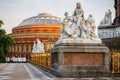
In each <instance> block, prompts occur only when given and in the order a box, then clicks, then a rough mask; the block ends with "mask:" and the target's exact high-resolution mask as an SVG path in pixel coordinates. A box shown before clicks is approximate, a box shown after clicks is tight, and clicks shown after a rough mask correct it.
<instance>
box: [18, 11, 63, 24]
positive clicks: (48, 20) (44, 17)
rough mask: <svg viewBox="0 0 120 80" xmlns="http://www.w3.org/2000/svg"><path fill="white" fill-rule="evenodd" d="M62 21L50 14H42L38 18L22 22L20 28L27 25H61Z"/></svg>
mask: <svg viewBox="0 0 120 80" xmlns="http://www.w3.org/2000/svg"><path fill="white" fill-rule="evenodd" d="M60 21H61V19H60V18H58V17H55V16H52V15H51V14H49V13H41V14H38V15H37V16H34V17H30V18H27V19H25V20H23V21H22V23H20V24H19V25H18V26H25V25H39V24H59V23H60Z"/></svg>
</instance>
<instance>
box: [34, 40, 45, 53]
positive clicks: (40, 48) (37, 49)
mask: <svg viewBox="0 0 120 80" xmlns="http://www.w3.org/2000/svg"><path fill="white" fill-rule="evenodd" d="M32 53H45V50H44V44H43V43H41V41H40V40H39V39H36V42H35V41H34V44H33V49H32Z"/></svg>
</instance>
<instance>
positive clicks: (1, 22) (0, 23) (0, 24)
mask: <svg viewBox="0 0 120 80" xmlns="http://www.w3.org/2000/svg"><path fill="white" fill-rule="evenodd" d="M3 24H4V23H3V21H2V20H0V28H1V26H2V25H3Z"/></svg>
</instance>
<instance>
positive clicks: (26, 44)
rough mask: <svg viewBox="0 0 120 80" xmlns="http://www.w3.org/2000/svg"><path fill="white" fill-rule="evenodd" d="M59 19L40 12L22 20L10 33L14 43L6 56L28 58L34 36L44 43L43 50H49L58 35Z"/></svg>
mask: <svg viewBox="0 0 120 80" xmlns="http://www.w3.org/2000/svg"><path fill="white" fill-rule="evenodd" d="M60 21H61V19H60V18H58V17H55V16H52V15H51V14H49V13H41V14H38V15H37V16H33V17H30V18H27V19H25V20H23V21H22V22H21V23H20V24H19V25H18V26H17V27H14V28H13V29H12V33H11V34H10V35H11V36H12V37H13V39H14V43H13V45H12V46H11V47H10V50H9V52H8V54H7V55H6V56H7V57H26V59H27V60H29V59H30V54H31V52H32V47H33V44H34V41H36V38H39V40H40V41H41V42H42V43H43V44H44V49H45V52H50V49H51V48H52V47H53V46H54V44H55V42H56V41H57V40H58V38H59V36H60Z"/></svg>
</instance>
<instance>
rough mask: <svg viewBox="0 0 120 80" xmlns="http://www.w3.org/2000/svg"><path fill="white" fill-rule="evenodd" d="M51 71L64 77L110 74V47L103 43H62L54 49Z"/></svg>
mask: <svg viewBox="0 0 120 80" xmlns="http://www.w3.org/2000/svg"><path fill="white" fill-rule="evenodd" d="M51 53H52V66H51V69H50V72H51V73H53V74H54V75H56V76H62V77H104V76H110V70H109V49H108V48H107V47H106V46H105V45H103V44H93V43H92V44H81V43H67V44H65V43H62V44H59V45H56V46H55V47H54V48H53V49H52V51H51Z"/></svg>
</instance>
